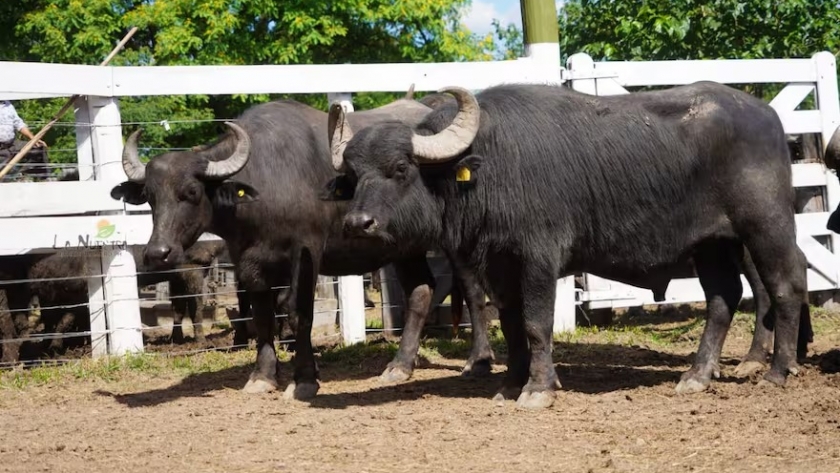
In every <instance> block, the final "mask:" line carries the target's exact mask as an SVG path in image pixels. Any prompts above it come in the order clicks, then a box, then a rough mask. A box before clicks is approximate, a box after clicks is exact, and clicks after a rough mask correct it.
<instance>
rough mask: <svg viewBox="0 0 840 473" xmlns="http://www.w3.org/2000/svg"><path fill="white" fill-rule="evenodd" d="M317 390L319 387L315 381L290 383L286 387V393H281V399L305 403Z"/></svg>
mask: <svg viewBox="0 0 840 473" xmlns="http://www.w3.org/2000/svg"><path fill="white" fill-rule="evenodd" d="M318 389H320V386H319V385H318V382H317V381H316V382H314V383H295V382H292V383H291V384H289V385H288V386H287V387H286V391H285V392H283V398H284V399H288V400H292V399H294V400H297V401H307V400H309V399H312V398H314V397H315V395H316V394H318Z"/></svg>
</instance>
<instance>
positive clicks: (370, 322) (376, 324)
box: [365, 318, 385, 330]
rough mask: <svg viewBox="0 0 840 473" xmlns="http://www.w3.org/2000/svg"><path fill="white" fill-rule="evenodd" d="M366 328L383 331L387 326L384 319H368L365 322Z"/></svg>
mask: <svg viewBox="0 0 840 473" xmlns="http://www.w3.org/2000/svg"><path fill="white" fill-rule="evenodd" d="M365 328H366V329H372V330H382V329H384V328H385V324H384V323H382V318H373V319H367V320H365Z"/></svg>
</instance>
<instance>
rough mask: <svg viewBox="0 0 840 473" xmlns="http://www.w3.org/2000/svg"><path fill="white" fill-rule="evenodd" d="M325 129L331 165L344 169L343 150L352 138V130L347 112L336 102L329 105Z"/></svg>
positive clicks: (337, 168)
mask: <svg viewBox="0 0 840 473" xmlns="http://www.w3.org/2000/svg"><path fill="white" fill-rule="evenodd" d="M327 131H328V132H329V138H330V153H331V154H332V164H333V167H334V168H335V170H336V171H338V172H343V171H344V170H345V164H344V150H345V148H347V143H349V142H350V140H351V139H353V130H351V129H350V124H349V123H347V114H346V113H345V112H344V107H342V106H341V104H340V103H338V102H334V103H333V104H332V105H330V116H329V120H328V122H327Z"/></svg>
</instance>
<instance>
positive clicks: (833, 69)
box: [812, 51, 840, 254]
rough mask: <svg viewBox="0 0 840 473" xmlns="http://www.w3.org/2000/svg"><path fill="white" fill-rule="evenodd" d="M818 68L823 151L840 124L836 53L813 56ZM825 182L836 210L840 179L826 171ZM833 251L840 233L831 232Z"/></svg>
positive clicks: (831, 206)
mask: <svg viewBox="0 0 840 473" xmlns="http://www.w3.org/2000/svg"><path fill="white" fill-rule="evenodd" d="M812 59H813V60H814V63H815V65H816V68H817V90H816V92H815V95H816V102H817V104H816V105H817V110H819V112H820V121H821V129H822V130H821V131H822V133H821V135H820V136H821V138H822V151H825V147H826V146H827V145H828V140H830V139H831V136H832V135H833V134H834V130H836V129H837V127H838V126H840V96H838V92H837V63H836V60H835V59H834V55H833V54H831V53H829V52H826V51H822V52H819V53H817V54H814V56H813V57H812ZM826 174H827V179H826V183H825V193H826V196H825V197H826V199H825V200H826V203H825V204H826V205H825V206H826V211H827V212H834V211H835V210H836V209H837V208H838V205H840V181H838V180H837V177H836V176H834V175H833V173H831V172H829V171H826ZM829 238H830V239H831V251H832V252H833V253H835V254H838V253H840V235H838V234H836V233H834V232H831V235H830V237H829Z"/></svg>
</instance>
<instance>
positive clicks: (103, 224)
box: [96, 219, 117, 239]
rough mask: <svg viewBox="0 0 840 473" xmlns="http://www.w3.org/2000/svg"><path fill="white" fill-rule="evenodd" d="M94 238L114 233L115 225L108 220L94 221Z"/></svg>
mask: <svg viewBox="0 0 840 473" xmlns="http://www.w3.org/2000/svg"><path fill="white" fill-rule="evenodd" d="M96 229H97V231H96V238H99V239H105V238H108V237H109V236H111V235H113V234H114V231H115V230H116V229H117V226H116V225H114V224H113V223H111V222H109V221H108V220H105V219H102V220H100V221H99V222H97V223H96Z"/></svg>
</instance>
